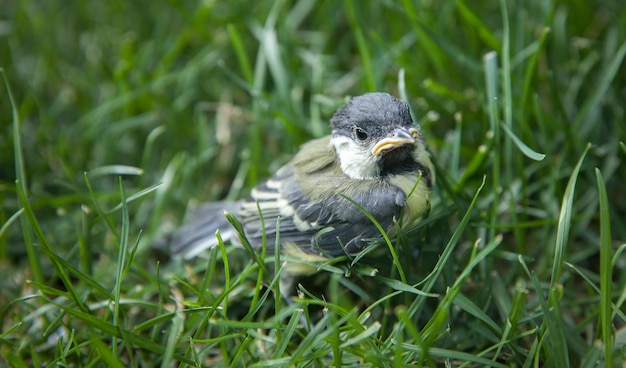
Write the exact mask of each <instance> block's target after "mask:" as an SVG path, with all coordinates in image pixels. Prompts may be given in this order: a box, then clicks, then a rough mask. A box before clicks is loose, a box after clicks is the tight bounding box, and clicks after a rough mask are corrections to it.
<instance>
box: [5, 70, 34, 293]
mask: <svg viewBox="0 0 626 368" xmlns="http://www.w3.org/2000/svg"><path fill="white" fill-rule="evenodd" d="M0 74H2V78H3V79H4V85H5V88H6V91H7V95H8V96H9V103H10V104H11V114H12V119H13V155H14V162H15V176H16V180H17V181H16V185H18V186H19V187H20V190H21V191H22V192H23V193H24V196H25V197H26V196H28V185H27V181H26V166H25V164H24V151H23V148H22V123H21V120H20V115H19V113H18V111H17V106H16V104H15V100H14V99H13V93H12V92H11V86H10V85H9V80H8V79H7V76H6V74H5V72H4V69H3V68H0ZM20 224H21V225H22V235H23V236H24V244H25V245H26V254H27V255H28V263H29V265H30V272H32V274H33V279H34V280H35V281H37V282H40V283H43V282H44V277H43V270H42V269H41V262H40V261H39V254H38V252H37V249H36V248H35V245H34V243H33V232H32V230H31V229H30V228H29V227H28V221H27V219H26V218H24V217H21V218H20ZM2 253H6V252H5V251H2Z"/></svg>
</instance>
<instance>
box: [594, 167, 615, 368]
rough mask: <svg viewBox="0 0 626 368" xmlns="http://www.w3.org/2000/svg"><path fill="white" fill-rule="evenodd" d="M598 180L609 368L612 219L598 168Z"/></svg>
mask: <svg viewBox="0 0 626 368" xmlns="http://www.w3.org/2000/svg"><path fill="white" fill-rule="evenodd" d="M596 180H597V185H598V200H599V202H600V315H599V317H598V319H599V320H598V325H599V326H600V327H601V330H602V342H603V345H604V364H605V365H606V366H607V367H609V366H611V365H612V362H613V325H612V318H613V314H612V308H611V295H612V288H611V287H612V280H613V267H612V260H611V258H612V255H613V251H612V247H611V217H610V207H609V199H608V196H607V193H606V185H605V184H604V179H603V178H602V173H601V172H600V169H598V168H596Z"/></svg>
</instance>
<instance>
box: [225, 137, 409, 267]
mask: <svg viewBox="0 0 626 368" xmlns="http://www.w3.org/2000/svg"><path fill="white" fill-rule="evenodd" d="M305 148H306V147H305ZM315 152H317V151H315V150H314V151H313V153H315ZM306 154H307V151H306V150H304V153H302V151H301V154H299V155H298V156H296V158H295V159H294V160H293V161H292V162H291V163H289V164H287V165H285V166H284V167H282V168H281V169H280V170H279V171H278V172H277V173H276V174H275V175H274V176H273V177H272V178H270V179H269V180H268V181H266V182H264V183H262V184H260V185H259V186H257V187H256V188H254V190H253V191H252V192H251V195H250V197H248V198H247V199H246V200H244V201H243V203H242V206H241V207H240V210H239V211H238V213H237V215H238V218H239V220H240V221H241V223H242V224H243V226H244V230H245V232H246V236H247V237H248V240H249V241H250V242H251V243H252V244H253V245H258V244H261V241H262V237H263V231H265V237H266V239H267V243H266V244H267V247H268V249H271V248H272V247H273V245H274V243H275V240H276V235H277V233H278V235H279V238H280V242H281V244H294V245H296V246H297V247H299V248H300V249H301V250H303V251H304V252H306V253H310V254H321V255H325V256H339V255H343V254H346V253H348V254H354V253H358V252H359V251H360V250H362V249H363V248H364V246H365V245H366V243H365V242H364V239H369V238H379V237H380V232H379V231H378V229H377V228H376V226H375V225H374V224H373V223H372V221H371V220H370V219H369V218H368V217H367V215H366V214H365V213H364V211H367V212H368V213H370V214H371V215H372V216H373V217H374V218H375V219H376V221H378V222H379V223H380V225H382V227H383V228H384V229H387V228H389V227H390V225H391V224H392V221H393V218H394V216H397V215H398V214H399V213H400V210H401V208H402V206H403V205H404V198H405V193H404V192H403V191H402V190H400V189H399V188H397V187H395V186H393V185H390V184H389V183H388V182H387V181H385V180H383V179H381V180H356V179H350V178H348V177H347V176H346V175H344V174H342V173H341V172H339V171H337V170H336V169H335V168H334V167H333V166H332V165H323V164H322V165H318V166H317V167H316V169H306V170H302V167H300V170H296V166H297V165H299V163H300V161H299V160H298V157H299V156H300V157H301V156H303V155H306ZM311 160H315V157H314V155H313V156H312V157H311V156H309V157H308V160H307V162H309V163H310V162H311ZM303 183H308V185H303ZM305 188H308V190H307V189H305ZM347 198H349V199H350V200H349V199H347ZM351 201H353V202H354V203H356V204H358V206H357V205H355V204H354V203H352V202H351ZM359 206H360V207H361V208H359ZM259 213H260V214H261V215H262V216H260V214H259ZM279 217H280V220H279V223H280V226H279V227H278V228H277V226H276V224H277V220H278V218H279Z"/></svg>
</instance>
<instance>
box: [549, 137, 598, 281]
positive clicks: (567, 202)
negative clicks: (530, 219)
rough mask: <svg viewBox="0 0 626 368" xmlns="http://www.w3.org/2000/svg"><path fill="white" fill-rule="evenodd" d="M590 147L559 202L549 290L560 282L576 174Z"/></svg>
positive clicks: (579, 161) (575, 169)
mask: <svg viewBox="0 0 626 368" xmlns="http://www.w3.org/2000/svg"><path fill="white" fill-rule="evenodd" d="M589 147H590V145H587V148H585V151H584V152H583V154H582V156H580V159H579V160H578V163H577V164H576V166H575V167H574V170H573V171H572V174H571V175H570V178H569V181H568V182H567V187H566V188H565V194H563V201H562V202H561V211H560V212H559V222H558V225H557V230H556V244H555V249H554V258H553V264H552V276H551V278H550V290H552V289H554V288H555V287H556V285H557V284H558V283H559V282H560V279H561V273H562V270H563V263H564V262H565V248H566V247H567V238H568V236H569V229H570V225H571V221H572V210H573V206H574V190H575V189H576V181H577V179H578V173H579V172H580V168H581V166H582V164H583V161H584V159H585V156H586V155H587V152H588V151H589Z"/></svg>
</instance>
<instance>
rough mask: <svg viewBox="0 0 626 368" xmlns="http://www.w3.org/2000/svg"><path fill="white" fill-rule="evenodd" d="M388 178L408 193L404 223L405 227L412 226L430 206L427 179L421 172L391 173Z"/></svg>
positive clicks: (391, 182)
mask: <svg viewBox="0 0 626 368" xmlns="http://www.w3.org/2000/svg"><path fill="white" fill-rule="evenodd" d="M388 180H389V184H391V185H394V186H396V187H398V188H400V189H401V190H402V191H403V192H404V193H405V194H406V196H407V197H406V198H405V200H404V209H403V216H402V225H403V227H406V226H411V225H412V224H413V223H415V222H416V221H417V220H419V219H421V218H422V217H423V216H424V215H425V213H426V212H427V210H428V208H429V207H430V204H429V195H430V188H429V187H428V185H426V180H425V179H424V178H422V176H421V172H415V173H411V174H406V173H405V174H402V175H390V176H389V179H388Z"/></svg>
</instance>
